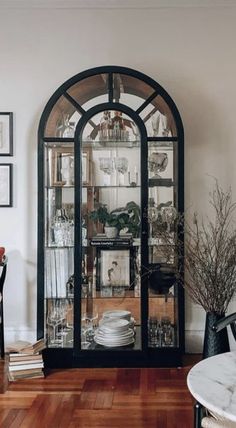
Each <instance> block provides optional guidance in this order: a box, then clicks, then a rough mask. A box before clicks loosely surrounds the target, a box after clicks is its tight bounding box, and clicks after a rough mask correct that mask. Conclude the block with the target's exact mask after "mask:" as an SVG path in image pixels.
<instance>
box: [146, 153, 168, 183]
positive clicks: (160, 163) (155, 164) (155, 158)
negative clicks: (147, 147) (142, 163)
mask: <svg viewBox="0 0 236 428" xmlns="http://www.w3.org/2000/svg"><path fill="white" fill-rule="evenodd" d="M167 165H168V155H167V153H161V152H153V153H151V154H150V156H149V159H148V167H149V171H150V172H152V173H153V174H154V175H153V176H152V178H161V176H160V175H159V174H158V173H159V172H163V171H165V169H166V167H167Z"/></svg>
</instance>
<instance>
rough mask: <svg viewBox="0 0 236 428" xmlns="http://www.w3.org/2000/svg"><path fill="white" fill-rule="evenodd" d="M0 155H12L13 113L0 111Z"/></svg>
mask: <svg viewBox="0 0 236 428" xmlns="http://www.w3.org/2000/svg"><path fill="white" fill-rule="evenodd" d="M0 156H13V113H8V112H7V113H1V112H0Z"/></svg>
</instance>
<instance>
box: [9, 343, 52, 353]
mask: <svg viewBox="0 0 236 428" xmlns="http://www.w3.org/2000/svg"><path fill="white" fill-rule="evenodd" d="M44 348H45V341H44V339H39V340H37V342H35V343H30V342H26V341H24V340H17V341H16V342H14V343H11V344H9V345H8V346H6V352H10V353H14V352H15V353H20V354H26V355H34V354H36V353H37V352H40V351H42V350H43V349H44Z"/></svg>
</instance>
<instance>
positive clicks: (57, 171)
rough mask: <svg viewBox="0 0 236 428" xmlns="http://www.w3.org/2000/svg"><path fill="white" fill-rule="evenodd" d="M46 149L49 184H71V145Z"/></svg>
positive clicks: (72, 153)
mask: <svg viewBox="0 0 236 428" xmlns="http://www.w3.org/2000/svg"><path fill="white" fill-rule="evenodd" d="M48 150H49V151H48V168H49V170H48V178H49V186H59V187H60V186H73V185H74V149H73V147H52V148H49V149H48Z"/></svg>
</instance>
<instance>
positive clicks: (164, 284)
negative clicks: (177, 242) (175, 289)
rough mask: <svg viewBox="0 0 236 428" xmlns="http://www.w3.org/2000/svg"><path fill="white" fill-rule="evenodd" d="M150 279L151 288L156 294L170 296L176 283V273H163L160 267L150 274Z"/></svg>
mask: <svg viewBox="0 0 236 428" xmlns="http://www.w3.org/2000/svg"><path fill="white" fill-rule="evenodd" d="M148 279H149V287H150V289H151V290H152V291H153V293H155V294H168V293H169V289H170V287H172V285H173V284H174V283H175V281H176V278H175V274H174V273H172V272H168V273H167V272H162V271H161V269H160V268H159V267H157V268H156V269H155V270H152V271H151V272H150V273H149V276H148Z"/></svg>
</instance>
